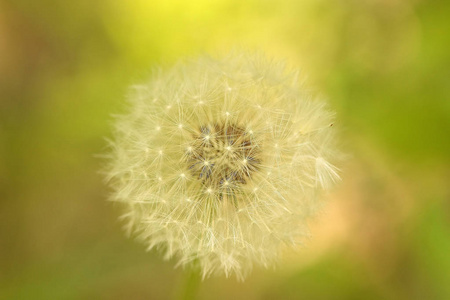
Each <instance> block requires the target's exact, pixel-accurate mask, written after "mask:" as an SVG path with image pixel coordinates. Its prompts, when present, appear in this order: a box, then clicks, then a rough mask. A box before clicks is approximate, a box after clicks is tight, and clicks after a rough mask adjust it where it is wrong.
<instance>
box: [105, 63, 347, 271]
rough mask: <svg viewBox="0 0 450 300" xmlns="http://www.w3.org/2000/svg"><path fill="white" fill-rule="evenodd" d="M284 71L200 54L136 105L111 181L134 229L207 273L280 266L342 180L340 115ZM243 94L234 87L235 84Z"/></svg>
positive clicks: (162, 76) (124, 119)
mask: <svg viewBox="0 0 450 300" xmlns="http://www.w3.org/2000/svg"><path fill="white" fill-rule="evenodd" d="M292 76H293V75H290V73H289V72H287V71H285V69H284V68H283V67H282V65H281V64H278V63H276V62H269V61H265V60H264V59H262V58H260V57H257V56H252V55H237V56H236V55H235V56H233V57H228V58H225V59H223V60H217V61H215V60H213V59H210V58H200V59H198V60H196V61H191V62H187V63H181V64H178V65H177V66H176V67H173V68H172V69H170V70H167V71H166V72H160V73H158V74H156V75H155V76H154V78H152V80H150V81H148V82H147V83H146V84H144V85H142V86H138V87H136V88H135V89H136V94H133V93H132V94H131V95H130V97H129V102H130V105H129V111H128V112H127V113H126V114H124V115H123V116H121V117H120V118H119V119H118V120H117V122H116V127H115V129H116V130H115V137H114V141H113V142H112V147H111V148H112V150H111V155H110V156H111V159H110V161H109V168H108V178H110V179H111V186H112V188H113V189H114V193H113V194H112V200H114V201H117V202H120V203H122V204H123V206H124V208H123V209H124V210H125V213H124V214H123V217H122V219H124V220H125V221H126V222H127V223H126V228H127V231H129V232H131V233H134V235H135V236H137V237H138V238H139V239H140V240H142V241H143V242H144V243H146V244H147V246H148V249H151V248H158V249H162V251H163V252H164V257H166V258H170V257H177V258H178V260H179V264H180V265H188V264H191V263H192V262H193V261H196V262H197V263H198V265H199V267H200V269H201V271H202V274H203V277H208V276H210V275H212V274H223V275H226V276H230V275H232V274H234V275H236V276H237V277H238V278H239V279H243V278H244V277H245V276H246V275H248V273H249V272H250V271H251V270H252V268H253V266H254V265H260V266H266V267H267V266H270V265H272V264H274V263H275V262H276V261H277V259H278V257H279V256H280V252H281V250H282V248H283V247H284V246H285V245H286V244H289V245H296V244H298V243H301V241H302V239H303V238H304V237H305V236H308V234H309V233H308V229H307V224H306V223H307V220H308V218H310V217H311V216H313V215H314V214H315V213H316V212H317V210H318V208H320V207H321V205H322V203H323V201H322V200H321V197H320V194H321V191H323V190H326V189H329V188H330V187H331V186H333V184H334V183H335V182H336V181H338V180H339V169H338V168H337V167H336V166H335V165H334V163H335V161H336V155H337V154H336V150H335V146H334V136H335V133H334V131H335V129H336V126H330V124H334V123H333V114H332V113H331V112H329V111H328V110H327V109H326V108H325V105H324V103H323V101H321V100H319V99H312V97H310V95H307V94H306V93H305V92H304V91H303V90H302V89H301V88H299V87H298V86H297V85H295V84H292V82H293V80H292V79H291V78H292ZM231 87H232V88H231Z"/></svg>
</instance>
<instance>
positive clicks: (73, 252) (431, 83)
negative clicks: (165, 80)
mask: <svg viewBox="0 0 450 300" xmlns="http://www.w3.org/2000/svg"><path fill="white" fill-rule="evenodd" d="M449 16H450V2H449V1H426V0H350V1H326V0H301V1H298V0H282V1H275V0H250V1H239V0H212V1H211V0H191V1H181V0H167V1H163V0H155V1H149V0H136V1H125V0H122V1H120V0H89V1H88V0H78V1H62V0H60V1H58V0H6V1H5V0H3V1H1V2H0V299H171V298H173V297H176V296H177V295H179V294H180V287H182V286H183V282H184V280H185V279H184V277H185V276H186V275H185V274H184V272H183V271H182V270H180V269H174V268H173V266H174V264H175V263H174V262H173V261H169V262H165V261H163V260H162V258H161V257H160V255H159V254H158V253H156V252H149V253H147V252H145V251H144V250H145V248H144V246H142V245H140V244H138V243H136V242H134V241H133V240H131V239H126V238H125V237H124V233H123V231H122V230H121V224H120V222H118V221H117V216H118V215H119V212H118V211H117V210H116V209H115V208H114V206H113V205H112V204H111V203H109V202H107V201H106V198H107V195H108V189H107V188H106V187H105V185H104V184H103V182H102V176H101V175H99V174H98V170H99V169H101V167H102V161H101V160H100V159H98V158H97V157H96V155H97V154H101V153H102V152H103V151H104V149H105V145H106V143H105V141H104V137H108V136H109V135H110V129H111V121H112V118H111V115H112V114H114V113H119V112H120V111H121V109H122V108H123V101H124V98H125V95H126V93H127V88H128V86H129V85H131V84H133V83H139V82H141V81H142V80H144V79H145V78H146V77H147V75H148V74H149V72H150V70H151V68H153V67H155V66H157V65H160V64H162V65H170V64H171V63H173V62H175V61H176V60H177V59H179V58H183V57H186V56H195V55H197V54H202V53H210V54H213V55H216V54H218V55H220V54H222V53H227V52H228V50H229V49H232V48H236V47H238V48H239V47H241V48H244V49H250V50H257V51H259V50H262V51H264V52H266V53H267V54H268V55H269V56H272V57H276V58H282V59H283V58H284V59H286V61H287V62H288V64H289V65H291V66H293V67H299V68H301V69H302V71H303V74H305V77H307V81H308V84H309V85H310V86H311V89H312V90H313V91H315V92H316V93H320V94H321V95H323V96H324V97H326V98H327V99H329V101H330V103H331V106H332V108H333V109H335V110H336V111H337V113H338V117H337V119H338V121H337V122H336V124H335V126H336V127H338V128H339V130H340V131H341V134H342V141H343V147H344V149H345V152H346V153H348V154H349V157H348V159H347V162H345V164H344V165H343V166H342V167H343V177H344V180H343V182H342V183H341V184H340V185H339V186H338V187H337V188H336V189H335V190H334V191H333V192H332V193H330V195H329V198H330V200H329V205H328V206H327V208H326V210H325V211H324V212H323V213H322V214H321V216H320V217H319V218H318V219H317V220H315V221H314V222H312V223H311V229H312V232H313V238H312V239H311V241H309V242H308V243H307V245H306V247H305V248H304V249H300V250H299V251H298V252H297V253H294V254H293V253H289V254H287V255H286V258H285V259H284V260H283V261H282V263H281V264H280V266H279V267H278V268H277V269H276V270H275V271H274V270H261V269H256V270H255V271H254V272H253V274H252V275H251V276H250V277H249V278H248V280H247V281H246V282H245V283H238V282H236V280H235V279H233V278H232V279H228V280H227V279H224V278H211V279H208V280H206V281H204V282H203V283H202V285H201V286H200V290H199V294H198V297H199V299H450V284H449V283H450V50H449V49H450V18H449Z"/></svg>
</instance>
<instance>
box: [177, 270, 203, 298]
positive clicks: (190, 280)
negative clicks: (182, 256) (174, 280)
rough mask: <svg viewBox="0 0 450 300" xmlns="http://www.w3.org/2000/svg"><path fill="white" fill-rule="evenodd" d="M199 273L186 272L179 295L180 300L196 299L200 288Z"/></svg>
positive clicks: (194, 271)
mask: <svg viewBox="0 0 450 300" xmlns="http://www.w3.org/2000/svg"><path fill="white" fill-rule="evenodd" d="M200 282H201V278H200V273H199V271H198V270H195V269H194V270H186V281H185V282H184V286H183V290H182V291H181V294H180V299H182V300H194V299H198V298H197V296H198V295H197V294H198V289H199V287H200Z"/></svg>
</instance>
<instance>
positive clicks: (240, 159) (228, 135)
mask: <svg viewBox="0 0 450 300" xmlns="http://www.w3.org/2000/svg"><path fill="white" fill-rule="evenodd" d="M188 148H189V149H191V151H189V152H188V153H187V166H188V168H189V170H190V171H191V173H192V175H193V176H194V177H195V178H197V179H198V180H200V181H201V182H202V183H203V184H204V185H205V186H206V187H208V188H209V187H211V188H213V189H214V190H216V189H217V188H219V189H220V188H230V187H237V186H239V185H243V184H246V183H247V181H248V180H249V179H251V177H252V175H253V172H254V171H256V170H258V169H259V168H260V164H261V158H260V156H261V155H260V149H259V147H258V145H257V144H256V143H255V140H254V137H253V136H252V135H251V134H250V133H249V132H247V131H246V130H245V129H244V128H243V127H240V126H238V125H236V124H223V123H215V124H207V125H204V126H200V127H199V129H198V132H197V133H195V134H194V135H193V139H192V142H191V144H190V145H189V147H188Z"/></svg>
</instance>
